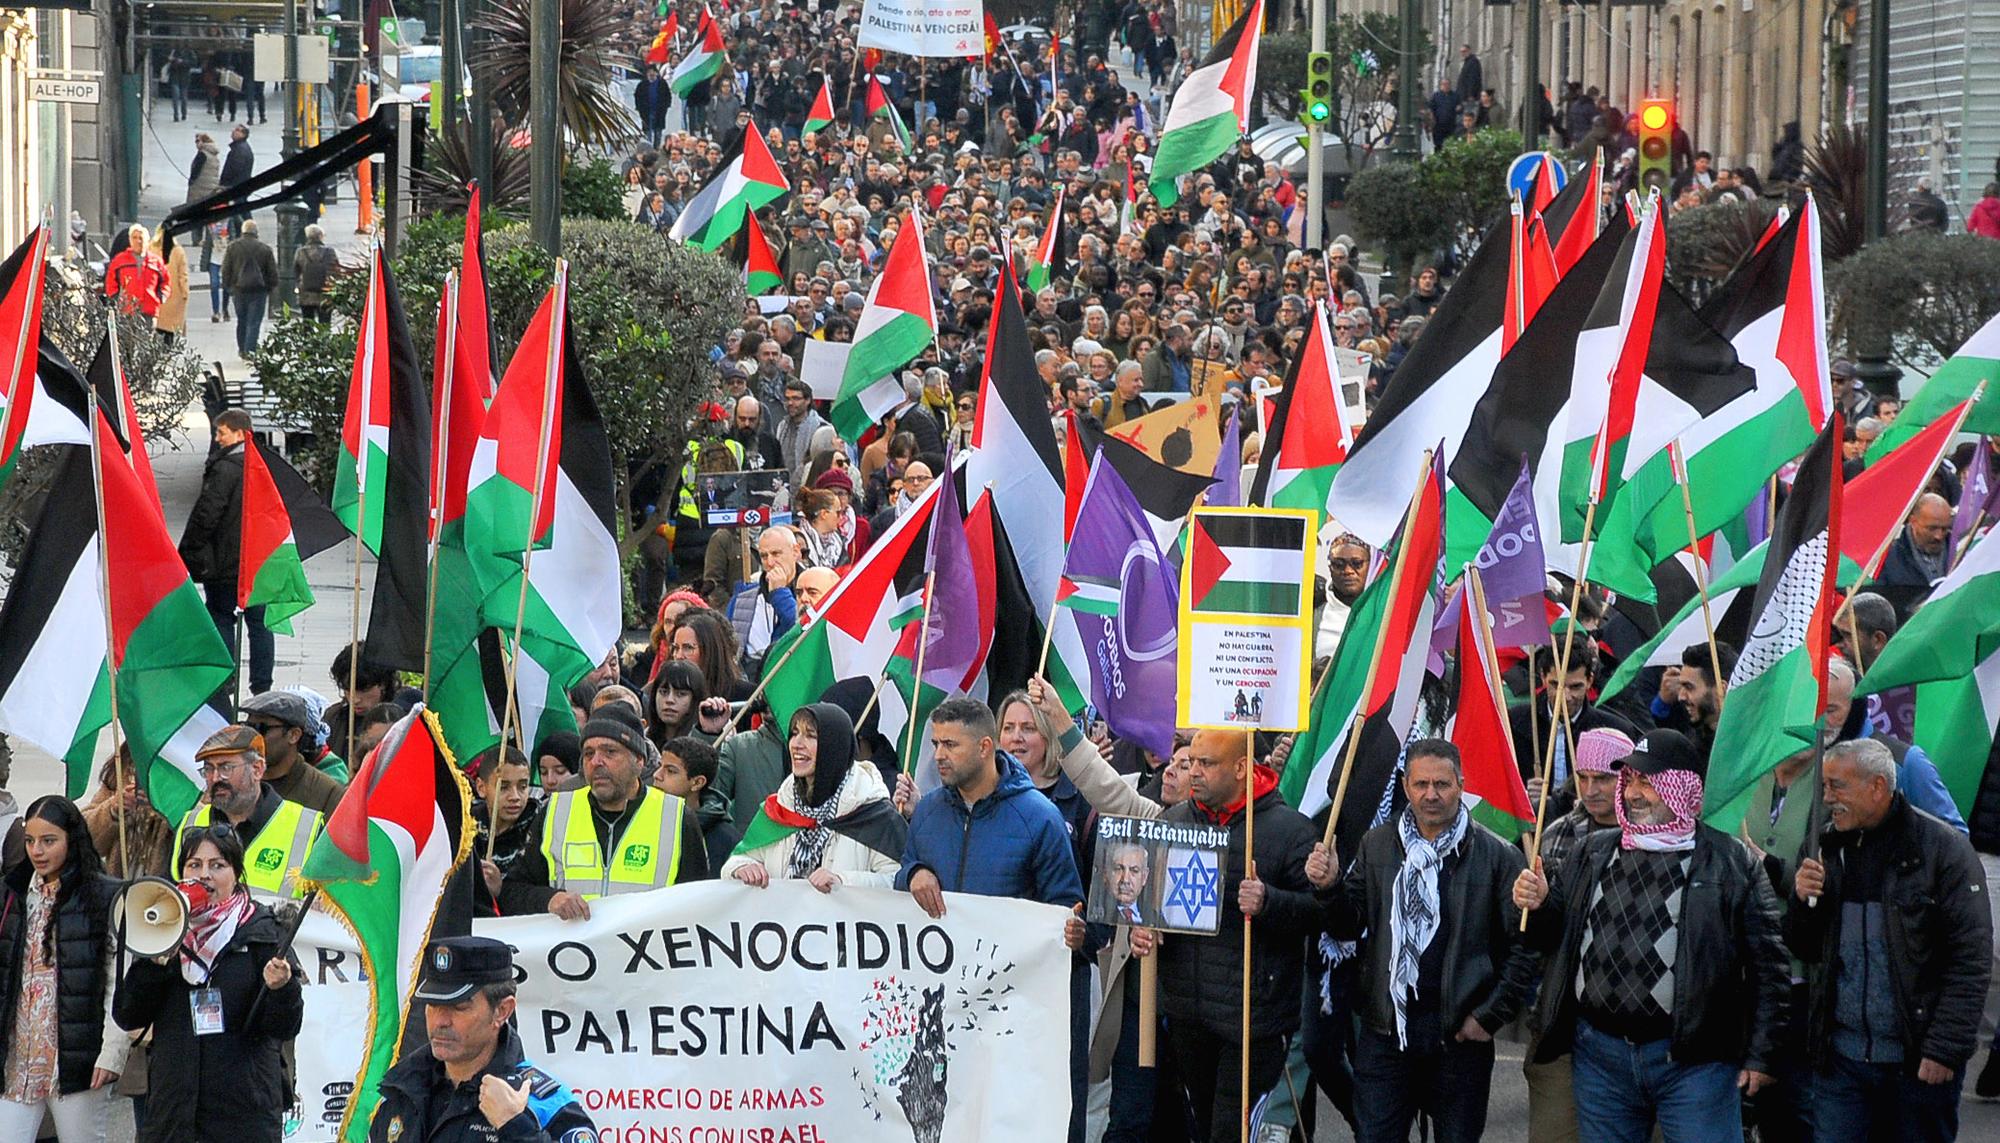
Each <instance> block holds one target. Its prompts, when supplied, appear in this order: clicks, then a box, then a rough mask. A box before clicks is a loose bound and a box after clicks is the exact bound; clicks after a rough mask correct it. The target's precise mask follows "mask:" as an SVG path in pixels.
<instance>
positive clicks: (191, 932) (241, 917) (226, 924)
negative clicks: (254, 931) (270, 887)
mask: <svg viewBox="0 0 2000 1143" xmlns="http://www.w3.org/2000/svg"><path fill="white" fill-rule="evenodd" d="M255 907H256V906H255V905H254V904H252V903H251V900H250V894H249V893H247V892H245V891H243V890H242V889H238V890H237V891H236V892H234V893H232V894H230V895H229V896H228V897H226V898H224V899H223V900H220V901H217V902H215V903H214V904H212V905H210V906H209V907H207V908H205V909H199V908H198V909H195V910H194V911H193V915H192V916H190V917H189V918H188V927H187V933H186V934H185V935H183V936H182V937H181V979H183V980H185V981H187V982H188V983H189V984H192V985H195V986H197V987H199V986H201V985H204V984H207V983H208V974H209V973H210V972H212V971H214V969H215V960H216V958H217V957H219V956H221V955H222V950H223V949H226V948H228V947H229V942H230V940H231V938H233V937H235V936H236V928H237V926H239V925H241V924H242V923H243V922H244V921H247V920H249V919H250V912H251V910H252V909H254V908H255Z"/></svg>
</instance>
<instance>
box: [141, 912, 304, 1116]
mask: <svg viewBox="0 0 2000 1143" xmlns="http://www.w3.org/2000/svg"><path fill="white" fill-rule="evenodd" d="M283 939H284V933H283V926H282V925H281V924H279V922H278V918H277V916H276V915H275V914H273V913H272V912H271V910H270V908H269V906H266V905H262V904H259V905H257V906H256V907H255V909H254V911H253V912H252V913H251V915H250V917H249V919H248V920H246V921H244V923H243V924H242V925H241V926H239V927H238V928H237V930H236V934H235V936H234V937H232V938H231V939H230V942H229V945H228V947H227V948H225V949H224V950H223V952H222V955H221V956H219V957H217V958H216V961H215V967H214V971H213V972H212V973H211V974H210V975H209V978H208V986H209V987H211V988H216V989H219V990H220V991H221V993H222V1012H223V1019H222V1026H223V1031H222V1032H221V1033H219V1034H216V1035H209V1036H197V1035H195V1033H194V1012H193V1008H192V1006H191V1004H190V996H191V994H192V992H193V989H194V986H193V985H191V984H189V983H188V982H187V978H186V977H185V976H183V975H182V973H181V965H180V958H179V957H178V956H175V957H173V958H171V959H170V960H169V961H168V963H166V964H158V963H156V962H154V961H151V960H137V961H134V962H132V964H131V967H129V968H127V969H126V970H125V979H124V980H123V981H122V982H121V983H120V984H119V986H118V995H117V999H116V1000H115V1001H114V1002H113V1005H112V1012H113V1014H114V1015H115V1016H116V1017H117V1020H118V1026H119V1027H121V1028H124V1029H126V1030H128V1031H137V1030H138V1029H140V1028H144V1027H146V1026H148V1025H151V1026H152V1029H153V1049H152V1058H153V1059H154V1060H157V1061H162V1062H164V1061H169V1060H171V1061H172V1062H173V1066H171V1067H165V1066H160V1064H155V1065H154V1066H153V1067H152V1068H151V1069H150V1071H149V1073H148V1077H147V1078H148V1082H149V1084H150V1085H151V1088H150V1090H149V1091H148V1093H147V1105H146V1127H145V1130H143V1131H141V1132H140V1133H139V1143H281V1140H282V1139H283V1138H284V1115H285V1109H286V1108H288V1107H290V1106H291V1104H292V1091H291V1083H290V1081H289V1080H287V1079H286V1077H285V1062H284V1059H283V1056H282V1052H283V1047H284V1043H285V1041H287V1040H290V1039H292V1038H293V1037H294V1036H297V1035H298V1034H299V1027H300V1025H301V1024H302V1023H303V1021H304V1018H305V1002H304V999H303V996H302V994H301V993H300V989H299V976H300V973H301V971H302V970H301V969H300V968H299V966H298V963H297V962H296V961H294V962H293V964H292V978H291V979H290V980H288V981H286V982H285V986H284V987H283V988H280V989H278V990H277V991H275V992H271V993H269V994H268V995H266V996H265V997H264V1002H263V1003H262V1004H261V1005H259V1006H258V1009H257V1021H256V1023H255V1024H252V1023H250V1022H249V1021H250V1008H251V1006H252V1005H253V1004H255V1003H256V1000H257V994H258V993H260V992H263V991H264V964H265V962H267V961H269V960H270V959H271V958H272V957H274V956H277V955H278V950H279V947H280V942H282V941H283Z"/></svg>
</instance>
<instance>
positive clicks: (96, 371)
mask: <svg viewBox="0 0 2000 1143" xmlns="http://www.w3.org/2000/svg"><path fill="white" fill-rule="evenodd" d="M87 380H88V382H89V384H90V391H91V392H92V393H93V394H95V395H96V400H97V407H98V409H99V410H100V411H101V412H103V414H104V416H105V419H107V420H109V421H110V422H111V431H112V433H113V434H114V435H115V436H117V438H118V440H119V443H121V444H122V445H124V447H125V459H126V460H127V461H129V462H130V463H131V465H132V475H134V476H136V477H138V478H139V487H140V488H142V489H144V490H145V492H146V499H147V500H149V501H151V502H152V504H153V507H155V508H161V501H160V482H159V481H158V480H157V479H155V478H154V476H153V458H152V457H151V456H150V455H149V454H148V453H147V452H146V433H145V427H144V426H142V425H141V424H140V423H139V410H138V407H137V406H135V405H134V404H133V403H132V386H131V385H130V384H128V383H127V382H126V380H125V366H124V358H123V357H122V355H121V354H120V352H119V349H118V323H117V322H115V321H108V322H105V323H104V339H103V340H102V341H100V342H98V343H97V355H96V356H95V357H92V358H91V359H90V375H89V377H88V378H87ZM43 408H44V409H48V410H49V411H48V412H32V411H31V412H30V413H29V415H28V420H29V425H28V432H27V434H26V435H25V436H24V437H23V438H22V443H23V444H26V445H37V444H49V443H53V441H54V440H61V441H63V442H72V441H74V442H79V443H80V442H82V441H85V440H88V439H89V438H88V437H87V436H85V435H83V426H84V423H85V421H84V418H83V417H82V416H81V415H79V416H78V417H77V418H76V419H75V420H71V419H70V417H68V416H62V417H60V419H59V421H58V423H57V424H55V425H51V423H50V421H51V417H53V416H54V415H55V414H54V409H53V408H52V407H50V406H48V405H47V403H46V402H44V403H43ZM51 430H53V431H51ZM162 514H164V509H162Z"/></svg>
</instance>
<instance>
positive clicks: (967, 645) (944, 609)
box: [923, 462, 980, 694]
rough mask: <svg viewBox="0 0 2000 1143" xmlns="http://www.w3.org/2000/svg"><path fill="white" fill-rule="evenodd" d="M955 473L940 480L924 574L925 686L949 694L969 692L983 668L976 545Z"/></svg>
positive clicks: (946, 473)
mask: <svg viewBox="0 0 2000 1143" xmlns="http://www.w3.org/2000/svg"><path fill="white" fill-rule="evenodd" d="M952 468H953V466H952V465H951V464H950V463H948V462H947V463H946V464H945V465H944V471H943V472H941V473H939V474H938V483H939V484H941V485H943V487H941V488H939V489H938V490H937V503H936V504H935V505H934V506H933V507H932V508H931V532H930V537H929V543H928V545H927V547H926V549H925V551H924V571H925V572H926V573H931V574H933V575H934V578H932V581H931V584H932V586H931V600H930V613H929V616H930V617H929V619H928V620H927V621H926V622H925V624H924V650H923V655H924V680H923V681H924V683H925V684H926V685H929V686H933V687H936V688H938V689H939V690H941V691H944V692H946V693H947V694H955V693H957V692H959V691H962V690H964V689H965V682H966V678H967V676H969V675H971V674H972V671H973V668H974V667H976V666H977V665H978V663H979V635H980V632H979V580H978V578H977V577H976V576H975V575H974V573H973V569H972V545H971V544H970V543H969V542H967V540H966V538H965V515H964V513H963V512H962V511H961V510H960V508H959V506H958V490H957V489H956V488H954V487H952V475H953V474H952Z"/></svg>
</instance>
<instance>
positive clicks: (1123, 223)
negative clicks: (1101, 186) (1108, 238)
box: [1118, 160, 1139, 234]
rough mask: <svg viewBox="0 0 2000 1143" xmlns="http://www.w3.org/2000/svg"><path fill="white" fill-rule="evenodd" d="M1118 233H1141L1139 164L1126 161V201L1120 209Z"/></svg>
mask: <svg viewBox="0 0 2000 1143" xmlns="http://www.w3.org/2000/svg"><path fill="white" fill-rule="evenodd" d="M1118 233H1120V234H1137V233H1139V164H1138V163H1136V162H1132V161H1129V160H1128V161H1127V162H1126V163H1125V203H1124V205H1123V206H1121V207H1120V208H1119V211H1118Z"/></svg>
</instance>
